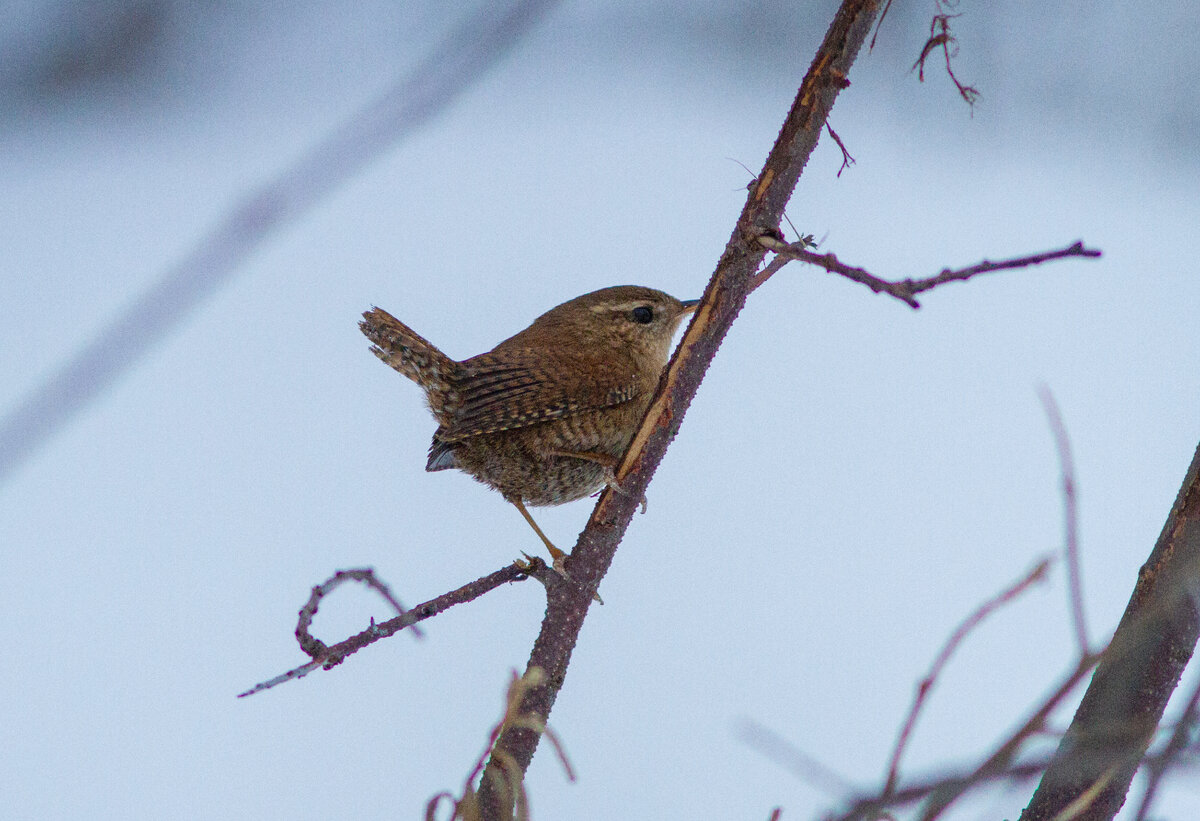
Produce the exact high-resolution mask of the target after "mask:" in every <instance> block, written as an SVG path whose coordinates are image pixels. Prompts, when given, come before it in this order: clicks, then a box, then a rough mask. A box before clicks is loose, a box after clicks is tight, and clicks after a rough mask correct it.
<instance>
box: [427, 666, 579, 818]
mask: <svg viewBox="0 0 1200 821" xmlns="http://www.w3.org/2000/svg"><path fill="white" fill-rule="evenodd" d="M545 680H546V673H545V671H544V670H542V669H541V668H540V667H531V668H530V669H529V670H527V671H526V672H525V675H523V676H520V677H518V676H517V673H516V671H515V670H514V671H513V675H512V682H511V683H510V684H509V685H508V691H507V693H506V694H505V697H504V714H503V715H502V716H501V717H500V721H498V722H497V723H496V724H495V726H493V727H492V730H491V733H490V734H489V735H488V741H487V745H486V746H485V747H484V748H483V752H482V753H481V754H480V756H479V758H477V759H476V760H475V766H473V767H472V768H471V772H470V773H468V774H467V778H466V781H465V782H464V783H463V793H462V798H459V799H457V800H455V798H454V796H453V795H451V794H450V793H448V792H440V793H438V794H437V795H435V796H434V797H433V798H431V799H429V803H428V804H427V805H426V807H425V817H426V819H432V818H433V817H434V815H435V813H436V811H437V808H438V806H439V805H440V804H441V803H442V801H443V800H445V799H447V798H448V799H449V800H451V801H453V802H454V812H453V814H452V815H451V816H450V821H454V820H455V819H464V821H475V819H478V818H479V817H480V813H481V809H480V806H479V798H478V794H477V793H476V791H475V786H474V785H475V779H476V778H477V777H479V774H480V772H482V771H483V766H484V764H485V763H486V762H487V760H488V756H489V755H491V754H492V751H493V749H494V748H495V746H496V739H497V738H499V737H500V732H501V731H502V730H503V729H504V728H505V727H511V726H520V727H523V728H525V729H528V730H530V731H532V732H536V733H538V734H539V735H545V736H546V738H548V739H550V743H551V744H552V745H553V746H554V751H555V752H556V753H557V754H558V760H559V763H561V764H562V768H563V771H564V772H565V773H566V776H567V780H568V781H574V780H575V770H574V769H573V768H572V767H571V762H570V760H569V759H568V758H567V751H566V748H565V747H563V744H562V741H561V740H560V739H559V738H558V736H557V735H556V734H555V733H554V731H553V730H551V729H550V728H549V727H547V726H546V725H545V723H543V722H542V721H541V720H540V719H538V718H537V717H536V716H532V715H529V714H524V713H521V712H520V709H521V702H522V701H524V699H525V694H526V693H527V692H528V691H529V689H530V688H531V687H537V686H538V685H540V684H543V683H544V682H545ZM514 768H515V762H513V761H512V758H511V756H506V757H505V764H504V772H505V774H506V775H507V776H508V778H507V780H506V781H505V782H504V785H503V788H504V790H505V791H506V792H507V793H509V794H510V795H511V796H512V798H513V799H514V800H515V801H516V805H517V816H516V817H517V818H528V808H527V802H528V797H527V796H526V794H525V786H524V784H522V778H521V775H522V774H521V772H520V771H519V770H516V769H514Z"/></svg>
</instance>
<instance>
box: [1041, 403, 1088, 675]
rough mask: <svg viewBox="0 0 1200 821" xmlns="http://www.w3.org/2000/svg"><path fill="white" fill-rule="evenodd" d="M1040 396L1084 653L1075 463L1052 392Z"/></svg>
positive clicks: (1073, 611)
mask: <svg viewBox="0 0 1200 821" xmlns="http://www.w3.org/2000/svg"><path fill="white" fill-rule="evenodd" d="M1038 395H1039V396H1041V399H1042V407H1043V408H1044V409H1045V411H1046V418H1047V419H1048V420H1049V422H1050V430H1051V432H1052V433H1053V434H1054V444H1055V446H1056V447H1057V448H1058V462H1059V465H1060V470H1061V472H1062V485H1063V518H1064V519H1065V520H1066V531H1067V532H1066V546H1065V548H1064V549H1065V551H1066V555H1067V584H1068V587H1069V588H1070V591H1071V594H1070V595H1071V620H1072V622H1074V625H1075V641H1076V643H1077V644H1078V645H1079V655H1081V656H1086V655H1087V654H1088V653H1089V652H1090V650H1091V643H1090V642H1089V641H1088V635H1087V619H1086V618H1085V617H1084V613H1083V573H1082V571H1081V570H1080V561H1079V513H1078V502H1077V497H1076V492H1075V463H1074V461H1073V460H1072V459H1071V440H1070V439H1068V438H1067V429H1066V426H1065V425H1063V420H1062V414H1061V413H1059V410H1058V403H1057V402H1055V401H1054V394H1052V393H1051V392H1050V389H1049V388H1048V387H1046V386H1045V385H1042V387H1041V388H1040V389H1039V391H1038Z"/></svg>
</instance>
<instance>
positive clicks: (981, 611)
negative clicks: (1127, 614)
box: [883, 559, 1050, 797]
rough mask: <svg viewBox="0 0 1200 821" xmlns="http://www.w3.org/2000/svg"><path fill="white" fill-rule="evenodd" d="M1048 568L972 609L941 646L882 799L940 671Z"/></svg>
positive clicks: (1045, 565) (1041, 565)
mask: <svg viewBox="0 0 1200 821" xmlns="http://www.w3.org/2000/svg"><path fill="white" fill-rule="evenodd" d="M1049 567H1050V559H1042V560H1041V561H1040V562H1038V563H1037V565H1035V566H1034V568H1033V569H1032V570H1030V571H1029V572H1028V573H1026V574H1025V575H1024V576H1022V577H1021V578H1020V579H1019V580H1017V581H1016V582H1014V583H1013V584H1011V585H1009V586H1008V587H1007V588H1005V589H1004V590H1003V591H1001V592H1000V593H998V594H997V595H995V596H993V597H992V598H991V599H989V600H988V601H986V602H984V603H983V604H981V605H980V606H979V607H977V608H976V609H975V612H973V613H971V615H969V616H967V618H966V619H964V620H963V622H962V623H961V624H960V625H959V626H958V627H957V629H955V631H954V632H953V633H952V634H951V635H950V638H949V639H947V640H946V643H945V644H944V645H943V646H942V649H941V652H939V653H938V654H937V658H935V659H934V661H933V665H932V666H931V667H930V668H929V672H928V673H926V674H925V678H923V679H921V682H920V683H919V684H918V685H917V694H916V696H915V697H914V699H913V703H912V706H911V707H910V708H909V711H908V717H907V718H906V719H905V720H904V725H903V727H902V728H901V730H900V735H899V736H898V737H897V739H896V747H895V749H894V750H893V751H892V761H891V764H890V765H889V767H888V775H887V782H886V784H885V785H884V788H883V795H884V796H885V797H886V796H889V795H891V794H892V793H893V792H895V790H896V784H897V782H898V781H899V779H900V758H901V756H902V755H903V754H904V748H905V746H906V745H907V744H908V739H909V737H910V736H911V734H912V730H913V726H914V725H915V724H916V723H917V717H918V716H919V715H920V713H921V709H922V707H923V706H924V704H925V700H926V698H927V697H928V695H929V692H930V690H932V689H933V685H934V684H935V683H936V682H937V679H938V676H940V675H941V673H942V668H944V667H945V666H946V663H947V662H948V661H950V657H951V656H952V655H953V654H954V651H955V650H957V649H958V645H959V644H961V643H962V640H963V639H965V638H966V637H967V635H968V634H969V633H970V632H971V631H972V630H974V629H975V628H976V627H978V626H979V624H980V622H982V621H983V620H984V619H986V618H987V617H988V616H990V615H991V614H992V613H994V612H995V611H996V610H997V609H999V608H1000V607H1003V606H1004V605H1005V604H1007V603H1008V602H1010V601H1012V600H1013V599H1015V598H1016V597H1017V596H1019V595H1021V594H1022V593H1024V592H1025V591H1026V590H1028V589H1029V588H1030V587H1031V586H1033V584H1034V583H1035V582H1039V581H1043V580H1044V579H1045V578H1046V571H1047V570H1048V569H1049Z"/></svg>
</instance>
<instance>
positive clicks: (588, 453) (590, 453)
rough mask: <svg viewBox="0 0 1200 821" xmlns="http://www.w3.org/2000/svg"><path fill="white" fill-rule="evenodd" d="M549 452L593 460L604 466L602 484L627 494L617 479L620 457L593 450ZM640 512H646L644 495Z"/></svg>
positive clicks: (587, 460)
mask: <svg viewBox="0 0 1200 821" xmlns="http://www.w3.org/2000/svg"><path fill="white" fill-rule="evenodd" d="M551 453H552V454H553V455H555V456H568V457H570V458H572V459H582V460H584V461H585V462H595V463H596V464H597V465H599V466H600V467H602V468H604V484H606V485H608V486H609V487H610V488H612V489H613V491H614V492H616V493H620V494H621V495H622V496H628V495H629V494H628V493H627V492H626V491H625V488H623V487H621V483H620V482H618V481H617V465H618V464H619V463H620V461H621V460H620V459H618V458H617V457H615V456H610V455H609V454H607V453H599V452H597V451H594V450H553V451H551ZM641 504H642V513H645V512H646V497H645V496H643V497H642V502H641Z"/></svg>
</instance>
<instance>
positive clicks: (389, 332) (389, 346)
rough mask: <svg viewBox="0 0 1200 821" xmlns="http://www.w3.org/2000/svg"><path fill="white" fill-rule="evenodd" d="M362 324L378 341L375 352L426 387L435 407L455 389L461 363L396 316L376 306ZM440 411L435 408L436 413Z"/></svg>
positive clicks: (375, 340)
mask: <svg viewBox="0 0 1200 821" xmlns="http://www.w3.org/2000/svg"><path fill="white" fill-rule="evenodd" d="M358 327H359V329H361V330H362V332H363V334H365V335H366V337H367V339H369V340H371V342H373V343H374V344H373V345H372V346H371V353H373V354H375V355H376V356H377V357H379V358H380V359H382V360H383V361H384V362H386V363H387V364H389V365H391V366H392V367H393V368H395V369H396V370H398V371H400V373H402V374H404V375H405V376H407V377H408V378H409V379H411V380H412V381H414V382H416V383H417V384H418V385H420V386H421V387H422V388H424V389H425V392H426V393H427V394H429V400H430V405H431V406H432V405H433V404H434V403H435V402H437V403H438V404H440V401H439V400H440V399H441V398H442V397H446V396H447V395H448V394H451V393H452V392H453V381H454V374H455V372H456V371H457V369H458V363H457V362H455V361H454V360H453V359H451V358H450V357H448V356H446V355H445V354H444V353H442V352H441V351H439V350H438V349H437V348H436V347H434V346H433V345H432V344H431V343H429V342H428V341H427V340H426V339H425V338H424V337H422V336H421V335H420V334H418V333H417V332H416V331H414V330H413V329H412V328H410V327H408V326H407V325H405V324H404V323H403V322H401V321H400V320H398V319H396V317H394V316H392V315H391V314H389V313H388V312H387V311H385V310H383V309H382V308H372V309H371V310H369V311H367V312H366V313H364V314H363V318H362V322H360V323H358ZM440 410H441V408H436V407H435V408H433V412H434V414H435V415H436V414H437V413H438V412H439V411H440Z"/></svg>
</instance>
